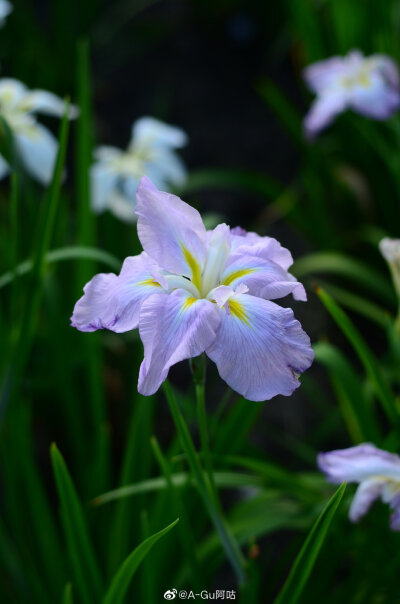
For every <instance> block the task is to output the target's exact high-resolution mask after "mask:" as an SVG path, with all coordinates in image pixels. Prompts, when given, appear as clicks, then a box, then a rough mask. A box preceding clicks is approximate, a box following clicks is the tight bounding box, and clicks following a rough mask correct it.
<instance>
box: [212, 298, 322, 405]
mask: <svg viewBox="0 0 400 604" xmlns="http://www.w3.org/2000/svg"><path fill="white" fill-rule="evenodd" d="M228 305H229V313H228V312H227V311H226V309H225V308H223V309H221V310H219V312H220V315H221V324H220V327H219V329H218V332H217V337H216V339H215V341H214V343H213V344H212V345H211V346H210V347H209V348H208V349H207V350H206V353H207V355H208V356H209V357H210V359H211V360H212V361H214V362H215V363H216V365H217V368H218V371H219V374H220V376H221V378H222V379H223V380H225V381H226V382H227V383H228V385H229V386H230V387H231V388H233V390H236V392H239V393H240V394H242V395H243V396H244V397H245V398H247V399H249V400H253V401H264V400H268V399H270V398H272V397H273V396H276V395H277V394H283V395H285V396H288V395H290V394H292V392H293V391H294V390H295V389H296V388H297V387H298V386H299V385H300V382H299V380H298V377H297V374H298V373H302V372H303V371H305V370H306V369H308V367H309V366H310V365H311V363H312V361H313V358H314V353H313V351H312V348H311V345H310V339H309V337H308V336H307V334H306V333H305V332H304V331H303V330H302V328H301V325H300V323H299V322H298V321H296V320H295V319H294V316H293V312H292V311H291V310H290V309H289V308H281V307H280V306H278V305H276V304H274V303H273V302H269V301H267V300H263V299H261V298H256V297H254V296H251V295H247V294H240V295H237V296H234V297H232V298H230V299H229V301H228Z"/></svg>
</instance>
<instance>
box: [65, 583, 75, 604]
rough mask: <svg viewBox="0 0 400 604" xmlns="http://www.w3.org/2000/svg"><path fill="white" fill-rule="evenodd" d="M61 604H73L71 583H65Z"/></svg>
mask: <svg viewBox="0 0 400 604" xmlns="http://www.w3.org/2000/svg"><path fill="white" fill-rule="evenodd" d="M62 604H74V599H73V597H72V585H71V583H67V584H66V586H65V588H64V592H63V597H62Z"/></svg>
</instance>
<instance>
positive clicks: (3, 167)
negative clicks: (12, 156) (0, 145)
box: [0, 155, 10, 180]
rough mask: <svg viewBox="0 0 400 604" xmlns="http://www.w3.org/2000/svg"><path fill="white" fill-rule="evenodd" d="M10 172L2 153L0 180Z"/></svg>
mask: <svg viewBox="0 0 400 604" xmlns="http://www.w3.org/2000/svg"><path fill="white" fill-rule="evenodd" d="M9 173H10V166H9V164H8V163H7V162H6V160H5V159H4V157H3V156H2V155H0V180H2V179H3V178H5V177H6V176H7V175H8V174H9Z"/></svg>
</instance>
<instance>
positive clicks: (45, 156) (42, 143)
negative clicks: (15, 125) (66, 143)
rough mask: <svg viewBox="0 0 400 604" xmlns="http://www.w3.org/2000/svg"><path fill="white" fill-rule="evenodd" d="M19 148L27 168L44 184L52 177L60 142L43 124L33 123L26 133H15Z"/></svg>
mask: <svg viewBox="0 0 400 604" xmlns="http://www.w3.org/2000/svg"><path fill="white" fill-rule="evenodd" d="M14 140H15V144H16V147H17V150H18V152H19V154H20V156H21V159H22V161H23V163H24V166H25V168H26V170H27V171H28V172H29V173H30V174H31V176H33V177H34V178H36V179H37V180H38V181H39V182H40V183H42V184H43V185H48V184H49V183H50V181H51V179H52V176H53V172H54V166H55V163H56V157H57V150H58V143H57V140H56V138H55V137H54V136H53V135H52V133H51V132H50V131H49V130H47V128H45V127H44V126H42V125H41V124H35V125H32V126H31V127H30V128H29V131H27V132H26V133H21V134H15V136H14Z"/></svg>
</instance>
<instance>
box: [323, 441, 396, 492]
mask: <svg viewBox="0 0 400 604" xmlns="http://www.w3.org/2000/svg"><path fill="white" fill-rule="evenodd" d="M317 462H318V466H319V468H320V469H321V470H322V471H323V472H325V474H326V475H327V478H328V480H329V481H330V482H333V483H341V482H343V481H347V482H361V481H363V480H365V479H367V478H373V477H376V476H381V477H382V476H383V477H385V478H391V479H393V480H400V457H399V456H398V455H395V454H394V453H388V452H387V451H382V449H377V447H375V446H374V445H372V444H370V443H364V444H362V445H357V446H356V447H349V448H348V449H339V450H337V451H329V452H328V453H319V455H318V458H317Z"/></svg>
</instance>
